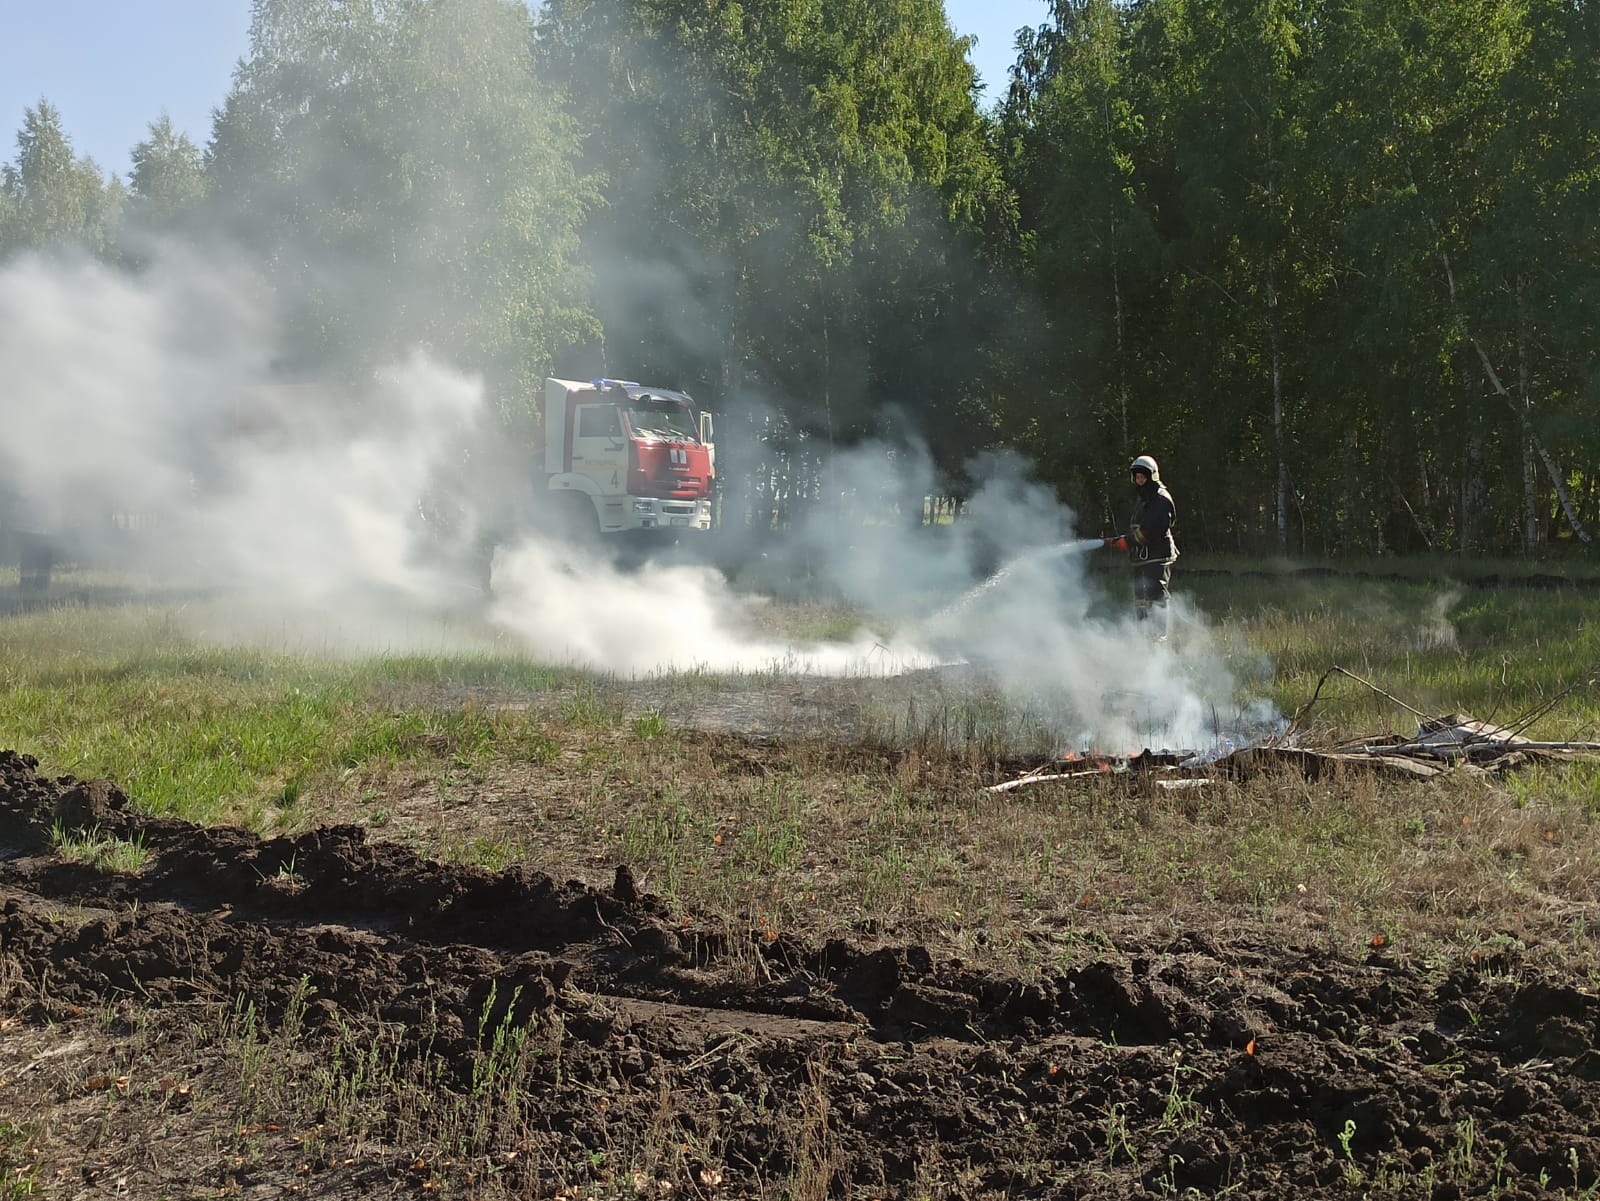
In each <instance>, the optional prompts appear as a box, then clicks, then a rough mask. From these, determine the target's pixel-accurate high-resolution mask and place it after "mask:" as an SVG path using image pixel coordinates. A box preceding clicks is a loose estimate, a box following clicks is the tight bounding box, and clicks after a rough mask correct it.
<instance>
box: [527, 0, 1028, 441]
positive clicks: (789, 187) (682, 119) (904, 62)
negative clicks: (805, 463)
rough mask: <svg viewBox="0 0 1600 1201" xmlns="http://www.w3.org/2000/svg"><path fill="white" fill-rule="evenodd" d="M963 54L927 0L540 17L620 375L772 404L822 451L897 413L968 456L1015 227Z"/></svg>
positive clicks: (614, 3)
mask: <svg viewBox="0 0 1600 1201" xmlns="http://www.w3.org/2000/svg"><path fill="white" fill-rule="evenodd" d="M965 49H966V43H965V42H963V41H962V40H961V39H959V38H956V37H955V36H954V35H953V33H952V32H951V31H950V29H949V26H948V24H947V22H946V21H945V19H944V13H943V9H942V6H941V5H940V4H939V3H937V2H936V0H875V2H874V0H778V2H775V3H772V4H767V5H761V6H754V5H741V4H738V3H734V2H732V0H710V2H709V3H708V2H702V0H645V2H642V3H624V2H622V0H551V2H550V3H549V4H548V5H547V6H546V9H545V20H544V22H543V24H542V25H541V37H540V42H539V55H540V60H541V62H542V63H543V64H544V65H545V66H546V68H547V69H548V70H549V71H550V72H551V74H552V76H553V77H554V78H556V79H558V80H559V81H560V82H561V84H562V86H563V87H564V88H565V89H566V91H567V94H568V95H569V96H570V97H571V102H572V104H573V107H574V110H575V111H576V112H577V113H578V115H579V117H580V119H581V120H582V122H583V124H584V127H585V129H586V131H587V134H588V140H587V143H586V156H587V157H586V160H585V161H586V164H587V165H588V166H589V167H590V168H592V169H593V170H594V171H595V172H596V173H597V174H598V175H600V176H602V177H603V178H604V180H605V185H604V196H605V202H606V203H605V208H604V209H603V210H601V211H599V212H597V214H596V215H595V219H594V221H593V222H592V223H591V225H590V227H589V229H588V231H587V233H586V244H587V245H588V247H589V248H590V252H591V255H592V259H593V262H594V263H595V269H596V275H597V279H598V281H599V284H600V291H599V293H598V295H599V301H600V306H601V312H602V315H603V317H604V322H605V327H606V335H607V349H608V354H609V356H610V359H611V361H612V364H613V369H614V370H625V371H627V372H628V373H630V374H633V373H636V372H637V373H640V374H650V375H652V376H653V377H657V378H662V377H664V378H669V379H678V380H682V381H684V382H685V383H686V384H688V385H690V386H701V385H702V384H703V385H704V386H705V387H706V388H708V389H709V390H710V391H711V392H712V394H714V395H717V394H720V395H725V396H726V395H748V394H760V395H763V396H765V397H767V398H769V399H770V400H772V401H773V402H775V403H776V406H777V408H778V410H779V411H780V413H781V415H782V417H783V418H784V419H785V420H786V421H788V422H789V423H790V424H791V425H792V426H793V427H794V428H795V429H796V430H797V431H798V432H803V433H807V434H809V435H810V436H812V437H814V438H817V439H819V440H822V441H838V440H848V439H851V438H853V437H856V436H859V435H860V434H861V433H863V432H865V431H867V430H871V429H874V428H875V427H877V426H878V425H880V424H882V423H883V422H884V421H885V420H888V416H887V414H888V411H889V409H890V408H891V407H895V406H898V407H899V408H900V410H901V411H902V412H903V413H904V414H908V415H912V417H913V419H914V420H916V421H919V422H923V423H924V424H925V425H926V426H929V427H932V428H933V429H934V430H935V431H945V432H946V437H945V439H944V441H945V443H946V444H947V445H949V446H951V447H952V453H954V449H953V448H954V447H955V445H956V444H959V443H964V444H965V446H966V447H967V449H969V450H970V448H971V446H972V444H973V438H972V434H971V429H970V428H967V429H965V430H957V429H956V428H955V427H958V426H960V425H961V423H962V422H963V421H964V420H965V419H966V418H967V416H968V415H969V414H970V410H968V409H967V408H966V407H965V406H967V405H968V404H969V402H971V401H972V400H973V399H974V395H975V393H976V392H977V391H978V390H979V389H978V385H977V383H976V380H977V377H978V376H979V374H980V371H981V365H980V358H979V352H980V350H981V347H982V344H983V341H982V340H983V326H984V316H983V313H984V309H983V303H982V302H983V298H984V296H985V294H986V292H985V289H986V287H987V284H986V282H985V281H986V275H987V270H988V268H987V267H986V266H985V264H986V262H987V261H988V260H987V259H986V257H985V256H986V254H987V253H988V251H989V249H991V248H992V246H993V244H994V239H995V236H996V234H995V231H996V230H1003V229H1004V228H1005V227H1006V225H1007V223H1008V221H1009V217H1008V215H1007V205H1008V198H1007V195H1006V191H1005V188H1004V184H1003V181H1002V179H1001V177H1000V174H999V172H998V169H997V166H996V163H995V160H994V157H993V154H992V150H991V146H990V131H989V128H988V126H987V124H986V123H985V121H984V119H983V117H982V115H981V114H980V113H979V112H978V110H977V107H976V99H975V91H974V86H975V80H974V75H973V71H972V68H971V65H970V63H968V62H967V60H966V57H965Z"/></svg>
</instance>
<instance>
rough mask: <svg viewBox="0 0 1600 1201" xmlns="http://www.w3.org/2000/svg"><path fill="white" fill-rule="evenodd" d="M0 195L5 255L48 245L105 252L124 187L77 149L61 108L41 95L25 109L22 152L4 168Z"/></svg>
mask: <svg viewBox="0 0 1600 1201" xmlns="http://www.w3.org/2000/svg"><path fill="white" fill-rule="evenodd" d="M0 197H3V199H0V254H9V253H14V252H15V251H17V250H23V249H29V248H34V247H45V246H71V247H77V248H80V249H84V250H88V251H89V252H91V253H93V254H104V253H106V252H107V250H108V249H109V248H110V246H111V243H112V240H113V238H114V236H115V231H116V227H117V220H118V215H119V211H120V208H121V204H122V199H123V189H122V187H121V185H120V184H119V183H118V182H117V181H116V180H115V179H107V178H106V177H105V176H104V175H103V174H102V173H101V171H100V168H99V167H98V166H97V165H96V164H95V162H94V160H93V159H90V158H79V157H78V156H77V155H75V154H74V153H73V150H72V143H71V141H70V140H69V139H68V138H67V135H66V132H65V130H64V129H63V127H62V124H61V114H60V112H59V111H58V110H57V109H56V108H55V106H54V105H52V104H50V102H49V101H47V100H42V99H41V100H40V101H39V103H38V104H37V105H35V106H33V107H32V108H28V109H25V110H24V112H23V121H22V128H21V130H19V131H18V133H17V156H16V158H15V159H14V160H13V161H12V162H10V163H7V164H6V165H5V166H4V168H0Z"/></svg>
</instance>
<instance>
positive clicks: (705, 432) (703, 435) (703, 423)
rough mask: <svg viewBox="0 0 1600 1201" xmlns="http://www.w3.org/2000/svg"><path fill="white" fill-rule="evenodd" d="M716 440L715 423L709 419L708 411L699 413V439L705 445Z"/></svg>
mask: <svg viewBox="0 0 1600 1201" xmlns="http://www.w3.org/2000/svg"><path fill="white" fill-rule="evenodd" d="M716 440H717V439H716V427H715V425H714V424H713V422H712V420H711V414H710V413H701V414H700V441H702V442H704V443H705V444H706V445H708V446H709V445H710V444H711V443H713V442H715V441H716Z"/></svg>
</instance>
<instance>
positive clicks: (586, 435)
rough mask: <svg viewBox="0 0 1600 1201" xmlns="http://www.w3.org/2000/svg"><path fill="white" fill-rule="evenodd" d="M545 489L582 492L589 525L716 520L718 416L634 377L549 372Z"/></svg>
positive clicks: (705, 524)
mask: <svg viewBox="0 0 1600 1201" xmlns="http://www.w3.org/2000/svg"><path fill="white" fill-rule="evenodd" d="M544 439H545V443H544V468H545V475H546V478H547V482H548V490H549V491H550V492H552V493H555V494H557V495H559V494H562V493H565V494H568V495H569V496H571V497H573V500H571V501H568V502H567V503H568V505H569V506H571V507H572V508H576V498H578V497H582V498H583V499H584V500H585V501H586V502H587V503H588V505H589V507H590V509H592V511H591V512H588V513H587V514H586V516H587V518H588V520H589V521H590V522H592V524H591V525H590V526H589V527H588V528H590V529H598V530H599V531H600V532H601V533H606V534H611V533H620V532H623V531H628V530H657V529H661V530H671V529H694V530H708V529H710V528H711V520H712V518H711V514H712V505H711V497H712V492H713V490H714V488H715V483H716V475H715V451H714V446H713V442H712V420H711V415H710V414H709V413H702V412H700V411H699V409H698V408H697V407H696V405H695V403H694V400H693V399H692V398H691V397H689V396H688V395H687V394H686V393H683V392H676V391H673V390H671V389H667V388H658V387H653V386H645V385H641V384H638V383H635V382H633V381H631V380H616V379H593V380H588V381H578V380H564V379H553V378H552V379H547V380H545V395H544Z"/></svg>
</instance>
